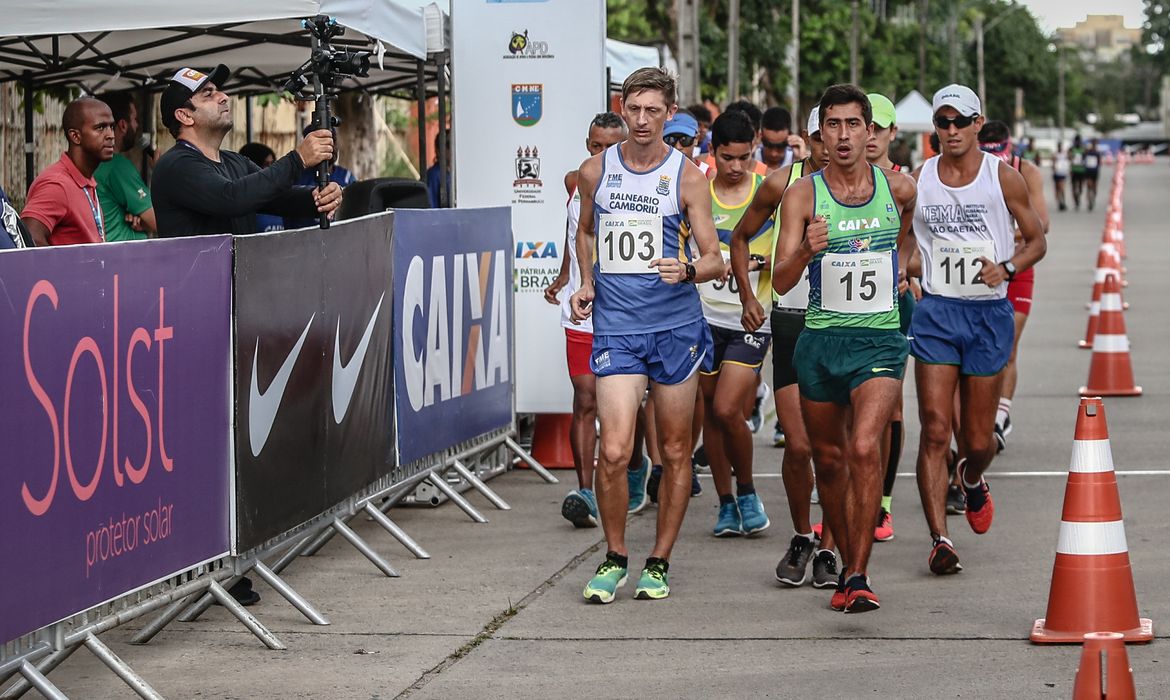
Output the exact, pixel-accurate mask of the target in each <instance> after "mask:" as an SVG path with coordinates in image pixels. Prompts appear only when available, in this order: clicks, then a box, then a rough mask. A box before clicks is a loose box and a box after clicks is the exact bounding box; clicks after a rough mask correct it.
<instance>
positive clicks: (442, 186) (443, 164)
mask: <svg viewBox="0 0 1170 700" xmlns="http://www.w3.org/2000/svg"><path fill="white" fill-rule="evenodd" d="M436 60H437V66H438V71H437V76H436V78H437V81H438V91H439V134H440V137H439V206H442V207H449V206H451V193H450V192H449V191H448V189H449V188H448V186H447V185H448V182H447V178H448V177H449V173H450V172H451V167H450V163H449V162H448V160H447V159H448V158H449V157H450V155H451V154H449V153H448V152H447V134H446V131H447V81H446V76H445V75H444V74H443V73H444V70H445V69H446V67H447V52H446V51H440V52H439V53H438V54H436Z"/></svg>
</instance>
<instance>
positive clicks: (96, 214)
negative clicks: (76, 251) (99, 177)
mask: <svg viewBox="0 0 1170 700" xmlns="http://www.w3.org/2000/svg"><path fill="white" fill-rule="evenodd" d="M81 191H82V192H84V193H85V201H87V202H89V211H90V213H91V214H93V222H94V223H95V224H97V229H98V238H100V239H101V240H102V241H105V240H106V226H105V224H104V223H103V222H102V214H101V211H100V210H99V209H98V207H97V204H95V203H94V201H93V199H92V198H91V197H90V196H89V186H88V185H86V186H84V187H82V188H81ZM94 194H95V195H96V194H97V192H94Z"/></svg>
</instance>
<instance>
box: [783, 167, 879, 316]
mask: <svg viewBox="0 0 1170 700" xmlns="http://www.w3.org/2000/svg"><path fill="white" fill-rule="evenodd" d="M870 172H872V173H873V195H872V196H871V197H870V199H869V201H868V202H866V203H865V204H862V205H859V206H847V205H845V204H841V203H840V202H838V201H837V200H836V198H835V197H833V193H832V192H831V191H829V187H828V185H827V184H826V183H825V178H824V174H823V171H822V172H819V173H816V174H814V175H813V176H812V181H813V192H814V195H813V212H814V214H816V215H819V216H822V217H824V218H825V221H827V222H828V224H829V247H828V248H826V249H825V250H823V251H821V252H819V253H817V254H816V255H815V256H814V257H813V259H812V261H811V262H810V263H809V300H808V316H807V317H806V319H805V322H806V324H807V327H808V328H810V329H820V328H867V329H872V330H886V329H894V330H897V328H898V319H899V316H898V259H897V255H896V247H897V241H898V230H899V229H900V228H901V217H900V216H899V214H898V207H897V202H896V201H895V200H894V194H893V192H892V191H891V190H890V185H889V182H887V180H886V176H885V174H884V173H883V172H882V169H881V168H878V167H876V166H872V165H871V166H870Z"/></svg>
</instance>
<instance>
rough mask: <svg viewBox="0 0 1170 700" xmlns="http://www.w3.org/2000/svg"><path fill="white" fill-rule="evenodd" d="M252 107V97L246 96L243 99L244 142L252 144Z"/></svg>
mask: <svg viewBox="0 0 1170 700" xmlns="http://www.w3.org/2000/svg"><path fill="white" fill-rule="evenodd" d="M252 110H253V106H252V96H251V95H248V96H247V97H245V98H244V140H245V141H247V142H248V143H252V142H253V141H254V140H255V139H254V138H252V123H253V113H252Z"/></svg>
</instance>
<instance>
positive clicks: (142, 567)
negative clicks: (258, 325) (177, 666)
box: [0, 236, 232, 642]
mask: <svg viewBox="0 0 1170 700" xmlns="http://www.w3.org/2000/svg"><path fill="white" fill-rule="evenodd" d="M231 269H232V243H231V238H230V237H229V236H204V237H199V238H189V239H183V240H163V241H146V242H135V243H117V244H112V243H104V244H101V245H87V246H68V247H61V248H47V249H46V248H42V249H36V250H23V251H12V252H6V253H2V254H0V287H2V288H3V290H4V298H5V303H3V304H0V405H3V407H4V418H3V420H0V455H2V456H0V567H2V568H3V572H4V573H3V576H0V580H2V581H3V585H2V587H0V642H3V641H6V640H9V639H13V638H15V637H17V636H20V635H21V634H24V633H26V632H29V631H32V630H34V629H38V628H40V627H43V626H45V625H47V624H51V623H53V622H56V621H57V620H60V619H62V618H65V617H68V616H69V615H72V614H74V613H77V612H80V611H83V610H86V609H88V608H90V607H93V606H95V605H98V604H101V603H103V602H105V601H107V600H111V599H113V598H116V597H117V596H119V595H122V594H124V593H127V592H129V591H132V590H135V589H137V588H140V587H142V586H146V585H149V584H151V583H154V582H155V581H158V580H161V579H165V578H167V577H169V576H171V575H173V574H175V573H178V572H180V571H183V570H185V569H188V568H191V567H193V566H196V565H198V564H200V563H202V562H205V561H208V560H211V559H214V558H216V557H219V556H222V555H224V554H226V553H227V551H228V548H229V507H228V504H229V499H230V493H229V451H228V449H229V448H228V445H229V440H230V431H231V413H230V411H231V400H230V394H229V391H230V386H231Z"/></svg>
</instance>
